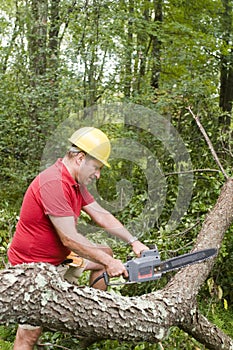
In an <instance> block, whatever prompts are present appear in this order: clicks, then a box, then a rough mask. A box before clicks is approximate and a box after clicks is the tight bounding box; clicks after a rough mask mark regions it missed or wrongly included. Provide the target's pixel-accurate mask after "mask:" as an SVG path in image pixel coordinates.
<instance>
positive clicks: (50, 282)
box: [0, 179, 233, 350]
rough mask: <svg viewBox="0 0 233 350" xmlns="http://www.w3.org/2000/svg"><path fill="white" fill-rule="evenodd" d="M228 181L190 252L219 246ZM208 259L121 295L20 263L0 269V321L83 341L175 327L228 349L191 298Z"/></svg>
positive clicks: (132, 337)
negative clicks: (147, 288) (156, 285)
mask: <svg viewBox="0 0 233 350" xmlns="http://www.w3.org/2000/svg"><path fill="white" fill-rule="evenodd" d="M232 198H233V180H232V179H229V180H228V181H227V182H226V183H225V185H224V186H223V188H222V191H221V194H220V196H219V198H218V200H217V203H216V205H215V206H214V208H213V210H212V211H211V212H210V213H209V214H208V216H207V217H206V219H205V221H204V223H203V226H202V229H201V231H200V233H199V235H198V237H197V241H196V244H195V248H194V250H199V249H203V248H211V247H217V248H219V247H220V245H221V242H222V239H223V236H224V232H225V231H226V230H227V229H228V227H229V226H230V225H231V223H232V219H233V201H232ZM213 264H214V259H210V260H208V261H206V262H204V263H199V264H195V265H192V266H189V267H186V268H184V269H182V270H180V271H179V272H178V273H176V274H175V276H174V277H173V278H172V279H171V280H170V282H169V283H168V284H167V285H166V286H165V288H164V289H162V290H158V291H156V292H153V293H150V294H146V295H143V296H140V297H131V298H129V297H123V296H120V295H118V294H115V293H113V292H111V293H108V292H103V291H99V290H95V289H93V288H89V287H75V286H72V285H70V284H69V283H67V282H65V281H63V280H62V279H61V277H60V275H59V274H58V273H57V272H56V268H55V267H54V266H52V265H49V264H25V265H19V266H16V267H9V268H7V269H5V270H2V271H1V273H0V278H1V283H0V308H1V314H0V323H1V324H8V323H15V322H21V323H24V322H26V323H31V324H40V325H43V327H44V328H45V329H50V330H59V331H62V332H69V333H71V334H72V335H73V336H76V337H85V339H87V340H88V341H89V342H94V341H97V340H100V339H118V340H119V341H132V342H137V341H147V342H150V343H156V342H160V341H161V340H163V339H164V337H165V336H166V335H167V333H168V331H169V328H170V327H171V326H178V327H180V329H183V330H184V331H185V332H187V333H188V334H190V335H191V336H192V337H194V338H195V339H197V340H198V341H199V342H201V343H202V344H204V345H205V346H206V347H207V348H208V349H223V350H231V349H233V340H232V339H231V338H230V337H228V336H227V335H226V334H224V333H223V332H222V331H221V330H220V329H218V328H217V327H216V325H214V324H211V323H210V322H209V321H208V320H207V319H206V318H205V317H204V316H203V315H202V314H201V313H200V311H199V310H198V305H197V301H196V296H197V294H198V291H199V289H200V287H201V286H202V284H203V283H204V281H205V280H206V278H207V276H208V274H209V273H210V271H211V269H212V267H213Z"/></svg>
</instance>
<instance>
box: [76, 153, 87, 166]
mask: <svg viewBox="0 0 233 350" xmlns="http://www.w3.org/2000/svg"><path fill="white" fill-rule="evenodd" d="M85 156H86V154H85V153H84V152H82V151H81V152H79V153H78V154H77V155H76V157H75V160H76V163H77V164H78V165H80V164H81V162H82V161H83V160H84V158H85Z"/></svg>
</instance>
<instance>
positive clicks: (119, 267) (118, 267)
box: [106, 259, 128, 278]
mask: <svg viewBox="0 0 233 350" xmlns="http://www.w3.org/2000/svg"><path fill="white" fill-rule="evenodd" d="M106 272H107V274H108V276H109V277H118V276H121V275H123V277H126V278H127V277H128V272H127V270H126V268H125V266H124V265H123V263H122V262H121V261H120V260H118V259H112V260H111V261H110V262H109V263H108V265H107V266H106Z"/></svg>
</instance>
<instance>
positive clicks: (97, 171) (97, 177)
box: [95, 170, 100, 180]
mask: <svg viewBox="0 0 233 350" xmlns="http://www.w3.org/2000/svg"><path fill="white" fill-rule="evenodd" d="M95 177H96V179H97V180H99V178H100V170H96V172H95Z"/></svg>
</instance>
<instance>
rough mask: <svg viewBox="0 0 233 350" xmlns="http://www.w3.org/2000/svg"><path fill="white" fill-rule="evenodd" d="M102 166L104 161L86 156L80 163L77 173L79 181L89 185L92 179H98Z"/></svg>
mask: <svg viewBox="0 0 233 350" xmlns="http://www.w3.org/2000/svg"><path fill="white" fill-rule="evenodd" d="M102 167H103V163H101V162H100V161H99V160H97V159H92V158H88V157H87V156H85V157H84V158H83V160H82V161H81V163H80V167H79V171H78V174H77V180H78V183H80V184H84V185H88V184H90V183H91V182H92V181H95V180H98V179H99V178H100V172H101V169H102Z"/></svg>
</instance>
